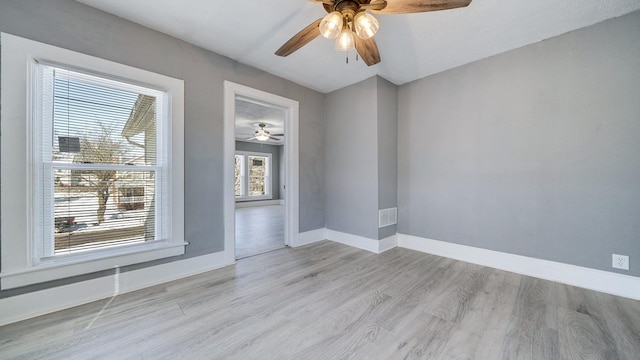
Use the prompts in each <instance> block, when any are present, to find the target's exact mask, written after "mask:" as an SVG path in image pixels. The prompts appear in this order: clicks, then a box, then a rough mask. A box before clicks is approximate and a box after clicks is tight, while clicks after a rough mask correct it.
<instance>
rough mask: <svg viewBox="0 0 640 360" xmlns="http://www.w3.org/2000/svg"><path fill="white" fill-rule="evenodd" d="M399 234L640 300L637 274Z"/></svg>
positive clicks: (466, 257)
mask: <svg viewBox="0 0 640 360" xmlns="http://www.w3.org/2000/svg"><path fill="white" fill-rule="evenodd" d="M397 236H398V246H399V247H403V248H407V249H411V250H416V251H420V252H424V253H428V254H433V255H438V256H444V257H448V258H452V259H456V260H461V261H466V262H470V263H474V264H478V265H483V266H488V267H492V268H496V269H500V270H506V271H511V272H514V273H518V274H523V275H528V276H533V277H537V278H541V279H545V280H551V281H555V282H559V283H563V284H568V285H573V286H578V287H582V288H585V289H590V290H595V291H600V292H604V293H608V294H612V295H617V296H623V297H627V298H631V299H636V300H640V278H638V277H635V276H629V275H623V274H617V273H613V272H608V271H602V270H596V269H591V268H585V267H581V266H576V265H569V264H564V263H559V262H555V261H549V260H542V259H536V258H531V257H527V256H521V255H514V254H508V253H504V252H499V251H493V250H486V249H481V248H476V247H472V246H466V245H459V244H454V243H449V242H444V241H438V240H431V239H427V238H421V237H417V236H411V235H404V234H397Z"/></svg>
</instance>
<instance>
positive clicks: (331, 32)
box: [319, 11, 343, 39]
mask: <svg viewBox="0 0 640 360" xmlns="http://www.w3.org/2000/svg"><path fill="white" fill-rule="evenodd" d="M342 23H343V20H342V14H341V13H340V12H339V11H334V12H332V13H329V14H327V16H325V17H324V18H323V19H322V21H320V25H319V28H320V34H322V36H324V37H326V38H327V39H335V38H337V37H338V35H340V30H342Z"/></svg>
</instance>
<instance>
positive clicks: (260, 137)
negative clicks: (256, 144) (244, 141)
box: [256, 133, 269, 141]
mask: <svg viewBox="0 0 640 360" xmlns="http://www.w3.org/2000/svg"><path fill="white" fill-rule="evenodd" d="M256 140H258V141H267V140H269V135H267V134H265V133H261V134H258V135H256Z"/></svg>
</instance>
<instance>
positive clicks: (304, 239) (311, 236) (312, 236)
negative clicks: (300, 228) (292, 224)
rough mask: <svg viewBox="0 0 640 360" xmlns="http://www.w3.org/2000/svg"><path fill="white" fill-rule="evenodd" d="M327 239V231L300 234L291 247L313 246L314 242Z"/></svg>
mask: <svg viewBox="0 0 640 360" xmlns="http://www.w3.org/2000/svg"><path fill="white" fill-rule="evenodd" d="M326 238H327V229H325V228H320V229H315V230H310V231H305V232H302V233H299V234H298V237H297V238H296V240H295V242H294V243H293V244H291V247H298V246H303V245H308V244H312V243H314V242H318V241H322V240H325V239H326Z"/></svg>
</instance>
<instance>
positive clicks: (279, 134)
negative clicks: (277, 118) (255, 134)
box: [271, 134, 284, 136]
mask: <svg viewBox="0 0 640 360" xmlns="http://www.w3.org/2000/svg"><path fill="white" fill-rule="evenodd" d="M271 136H284V134H271Z"/></svg>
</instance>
